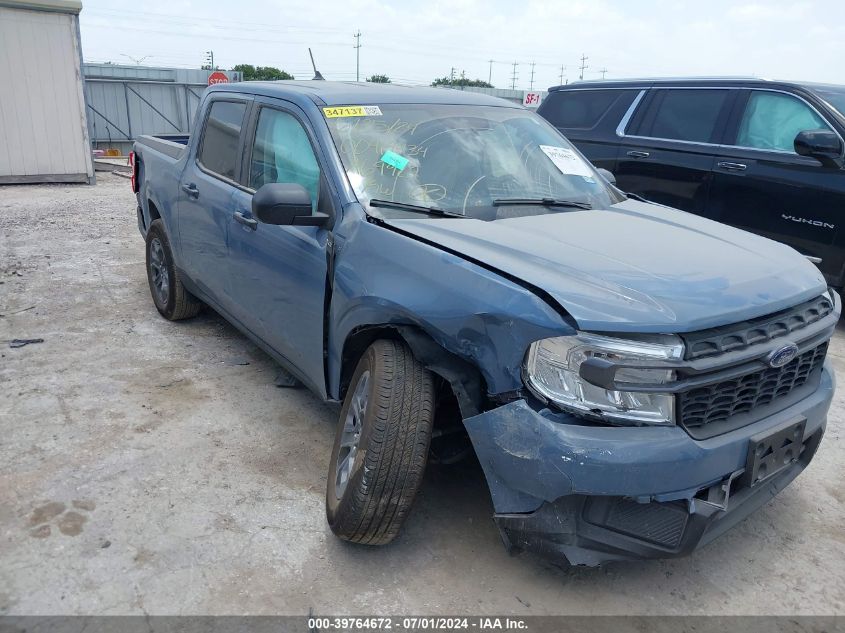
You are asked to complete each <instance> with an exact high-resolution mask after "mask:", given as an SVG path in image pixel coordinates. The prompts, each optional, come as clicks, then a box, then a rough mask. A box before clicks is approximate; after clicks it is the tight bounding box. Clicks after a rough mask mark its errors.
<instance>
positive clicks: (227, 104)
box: [197, 100, 247, 181]
mask: <svg viewBox="0 0 845 633" xmlns="http://www.w3.org/2000/svg"><path fill="white" fill-rule="evenodd" d="M246 105H247V104H246V103H244V102H243V101H220V100H218V101H214V102H212V104H211V107H210V108H209V109H208V117H207V118H206V122H205V127H204V128H203V136H202V139H201V141H200V142H201V145H200V149H199V153H198V155H197V161H198V162H199V164H200V165H201V166H202V167H203V168H204V169H205V170H207V171H210V172H212V173H214V174H216V175H218V176H222V177H223V178H225V179H227V180H231V181H236V180H237V176H238V174H237V166H238V148H239V146H240V136H241V129H242V128H243V122H244V115H245V114H246Z"/></svg>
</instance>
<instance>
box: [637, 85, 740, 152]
mask: <svg viewBox="0 0 845 633" xmlns="http://www.w3.org/2000/svg"><path fill="white" fill-rule="evenodd" d="M727 98H728V91H727V90H696V89H691V90H671V89H669V90H658V91H657V94H656V95H655V99H654V101H653V102H652V105H651V107H650V111H649V112H648V113H646V115H645V117H644V118H643V120H642V124H641V125H640V129H639V130H638V132H637V134H638V135H639V136H649V137H651V138H667V139H673V140H678V141H695V142H698V143H712V142H714V141H715V139H714V133H716V132H718V130H716V122H717V121H718V119H719V114H720V113H721V111H722V107H723V106H724V104H725V100H726V99H727Z"/></svg>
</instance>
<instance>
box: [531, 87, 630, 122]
mask: <svg viewBox="0 0 845 633" xmlns="http://www.w3.org/2000/svg"><path fill="white" fill-rule="evenodd" d="M623 92H624V91H623V90H561V91H559V92H553V93H552V94H551V95H550V97H547V98H546V101H545V103H544V104H543V108H542V112H541V114H542V116H543V118H544V119H546V120H547V121H548V122H549V123H551V124H552V125H554V126H555V127H559V128H576V129H589V128H593V127H595V126H596V124H597V123H598V122H599V119H601V117H602V115H603V114H604V113H605V112H607V111H608V110H609V109H610V107H611V106H612V105H613V104H614V103H616V100H617V99H618V98H619V95H621V94H622V93H623Z"/></svg>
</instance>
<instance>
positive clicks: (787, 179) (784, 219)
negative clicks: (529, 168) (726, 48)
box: [539, 78, 845, 287]
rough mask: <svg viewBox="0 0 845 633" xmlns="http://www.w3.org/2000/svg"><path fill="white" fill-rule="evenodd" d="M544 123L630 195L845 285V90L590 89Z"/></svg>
mask: <svg viewBox="0 0 845 633" xmlns="http://www.w3.org/2000/svg"><path fill="white" fill-rule="evenodd" d="M539 113H540V114H541V115H542V116H543V117H545V118H546V119H547V120H548V121H550V122H551V123H552V124H553V125H554V126H556V127H557V128H558V129H559V130H560V131H561V132H562V133H563V134H564V135H565V136H566V137H567V138H568V139H569V140H570V141H572V142H573V143H574V144H575V145H576V146H577V147H578V148H579V149H580V150H581V151H582V152H583V153H584V155H585V156H586V157H587V158H588V159H590V160H591V161H592V162H593V163H594V164H595V165H596V166H597V167H603V168H605V169H608V170H610V171H611V172H612V173H613V174H614V175H615V177H616V181H617V185H618V186H619V188H620V189H622V190H623V191H626V192H629V193H633V194H638V195H640V196H642V197H644V198H647V199H648V200H651V201H654V202H659V203H662V204H666V205H669V206H672V207H676V208H678V209H683V210H685V211H690V212H692V213H696V214H698V215H703V216H706V217H708V218H712V219H714V220H718V221H720V222H724V223H726V224H731V225H734V226H738V227H740V228H743V229H746V230H748V231H753V232H754V233H759V234H760V235H764V236H766V237H770V238H772V239H775V240H779V241H781V242H784V243H786V244H789V245H790V246H792V247H793V248H795V249H797V250H798V251H800V252H801V253H803V254H804V255H806V256H808V257H809V258H810V259H811V260H812V261H814V262H816V263H817V264H818V265H819V267H820V268H821V270H822V272H823V273H824V275H825V277H826V278H827V281H828V283H830V284H831V285H833V286H836V287H842V286H843V284H844V283H845V278H843V274H844V273H845V230H843V227H842V225H843V224H845V169H844V168H843V164H845V162H843V151H845V142H843V138H844V137H845V86H832V85H822V84H809V83H790V82H782V81H767V80H762V79H736V78H731V79H649V80H640V81H634V80H628V81H594V82H589V81H583V82H578V83H573V84H569V85H566V86H557V87H555V88H549V95H548V97H546V99H545V100H544V101H543V103H542V104H541V105H540V108H539Z"/></svg>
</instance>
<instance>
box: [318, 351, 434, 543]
mask: <svg viewBox="0 0 845 633" xmlns="http://www.w3.org/2000/svg"><path fill="white" fill-rule="evenodd" d="M434 394H435V389H434V377H433V376H432V374H431V372H429V371H428V370H427V369H426V368H425V367H423V366H422V365H421V364H420V363H419V362H418V361H417V360H416V359H415V358H414V357H413V355H412V354H411V351H410V350H409V349H408V347H407V346H406V345H404V344H403V343H402V342H399V341H393V340H378V341H376V342H375V343H373V344H372V345H370V347H369V348H367V351H366V352H364V355H363V356H362V358H361V360H360V361H359V362H358V366H357V367H356V369H355V373H354V374H353V375H352V380H351V382H350V385H349V389H348V390H347V392H346V398H345V399H344V402H343V406H342V408H341V411H340V420H339V422H338V428H337V434H336V435H335V443H334V450H333V451H332V457H331V461H330V465H329V474H328V485H327V487H326V517H327V518H328V522H329V525H330V526H331V529H332V531H333V532H334V533H335V534H336V535H337V536H339V537H340V538H342V539H344V540H347V541H353V542H355V543H366V544H370V545H383V544H385V543H389V542H390V541H392V540H393V539H394V537H395V536H396V535H397V534H398V533H399V529H400V527H401V526H402V523H403V521H404V520H405V517H406V516H407V514H408V511H409V510H410V507H411V502H412V501H413V499H414V496H415V495H416V493H417V490H418V489H419V486H420V483H421V482H422V477H423V473H424V472H425V465H426V460H427V458H428V448H429V443H430V441H431V428H432V424H433V422H434V401H435V397H434Z"/></svg>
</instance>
